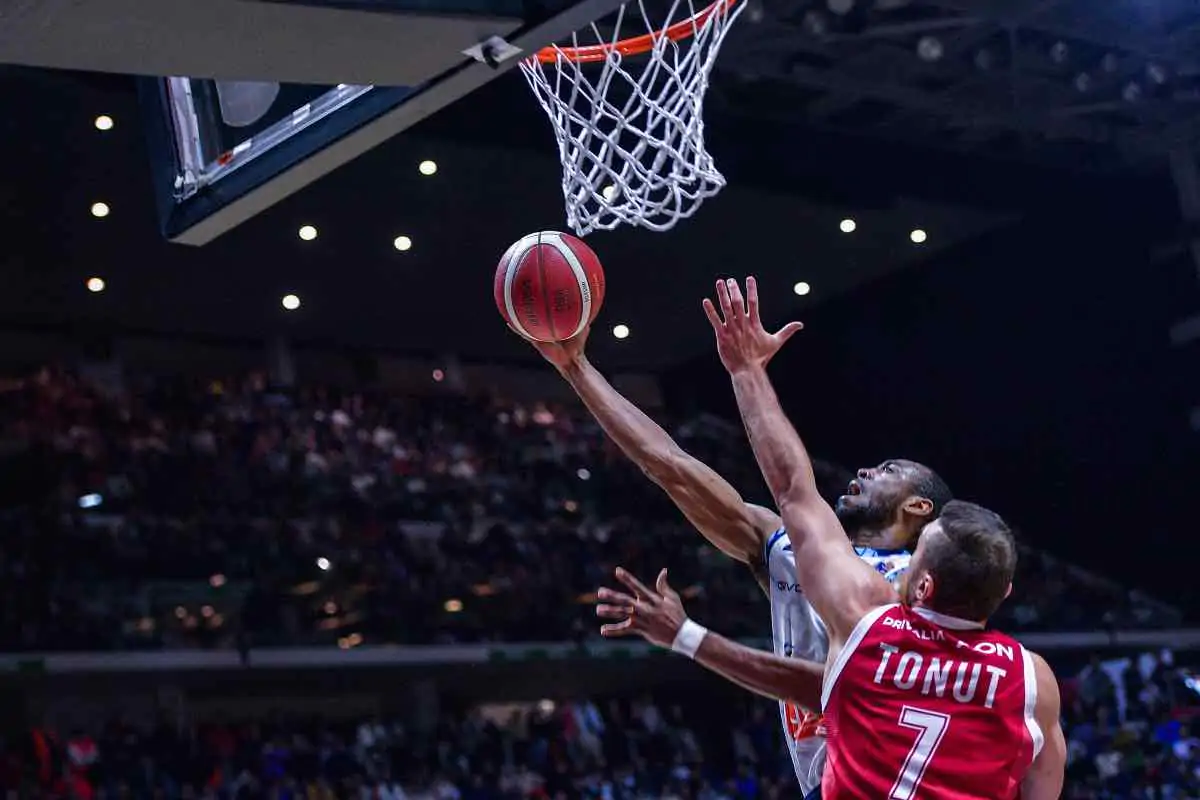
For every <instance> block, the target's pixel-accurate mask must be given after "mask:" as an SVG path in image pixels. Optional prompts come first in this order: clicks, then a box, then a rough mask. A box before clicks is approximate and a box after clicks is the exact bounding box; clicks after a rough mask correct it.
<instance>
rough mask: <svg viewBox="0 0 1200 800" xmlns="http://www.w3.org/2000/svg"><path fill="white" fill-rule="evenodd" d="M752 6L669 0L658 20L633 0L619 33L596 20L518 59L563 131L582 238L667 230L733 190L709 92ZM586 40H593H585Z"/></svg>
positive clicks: (568, 194) (570, 195)
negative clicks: (727, 43)
mask: <svg viewBox="0 0 1200 800" xmlns="http://www.w3.org/2000/svg"><path fill="white" fill-rule="evenodd" d="M744 7H745V0H716V2H713V3H712V5H709V6H707V7H705V6H703V5H701V6H700V7H698V8H697V7H695V6H694V5H693V0H670V10H669V11H668V12H667V14H666V16H665V19H662V18H659V19H657V21H656V20H655V19H653V18H652V16H651V14H650V13H648V11H647V9H646V0H633V2H630V3H628V4H627V5H625V6H623V7H622V8H621V10H620V12H619V13H618V15H617V19H616V22H615V24H614V25H613V30H612V32H611V33H608V34H605V33H602V32H601V28H600V27H599V26H598V25H596V24H593V25H591V26H590V28H588V29H585V30H584V31H582V32H580V33H577V34H575V35H574V36H573V37H572V42H571V46H569V47H568V46H566V45H563V46H555V47H552V48H548V49H547V51H543V53H544V54H545V55H544V58H545V61H543V60H541V59H539V58H538V57H537V56H534V57H531V58H528V59H526V60H524V61H522V62H521V71H522V72H523V73H524V75H525V78H526V80H527V81H528V82H529V85H530V86H531V87H532V88H533V91H534V93H535V94H536V95H537V98H538V100H539V102H541V104H542V108H544V109H545V110H546V114H547V116H549V117H550V122H551V124H552V125H553V126H554V135H555V138H557V140H558V152H559V157H560V158H561V160H562V167H563V182H562V187H563V197H564V198H565V200H566V207H567V224H568V225H570V227H571V228H572V229H573V230H574V231H575V232H576V233H577V234H579V235H580V236H584V235H586V234H588V233H590V232H592V231H595V230H612V229H613V228H616V227H617V226H618V225H632V226H636V227H642V228H649V229H650V230H654V231H665V230H668V229H669V228H671V227H672V226H674V225H675V223H676V222H678V221H679V220H681V219H684V218H686V217H690V216H691V215H692V214H694V213H695V212H696V209H697V208H699V207H700V204H701V203H703V202H704V201H705V200H706V199H707V198H709V197H712V196H713V195H715V194H716V193H717V192H719V191H720V190H721V188H722V187H724V186H725V178H724V177H723V176H722V175H721V173H720V172H719V171H718V170H717V167H716V165H715V164H714V163H713V159H712V156H710V155H709V153H708V151H707V150H706V149H705V147H704V118H703V110H704V94H705V91H706V90H707V89H708V76H709V72H710V71H711V69H712V65H713V62H714V61H715V60H716V57H717V52H718V51H719V50H720V48H721V43H722V42H723V41H724V39H725V34H726V33H727V32H728V31H729V27H730V25H732V24H733V21H734V20H735V19H736V18H737V16H738V14H740V13H741V12H742V9H743V8H744ZM639 18H640V19H639ZM630 28H636V29H635V30H633V31H632V32H631V31H630ZM589 33H590V37H591V39H592V41H581V40H582V39H586V38H588V34H589Z"/></svg>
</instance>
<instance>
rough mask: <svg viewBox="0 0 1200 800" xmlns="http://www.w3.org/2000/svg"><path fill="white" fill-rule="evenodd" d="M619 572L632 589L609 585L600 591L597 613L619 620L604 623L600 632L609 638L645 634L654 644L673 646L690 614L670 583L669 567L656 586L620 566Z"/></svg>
mask: <svg viewBox="0 0 1200 800" xmlns="http://www.w3.org/2000/svg"><path fill="white" fill-rule="evenodd" d="M616 576H617V580H618V581H620V582H621V583H622V584H624V585H625V587H626V588H627V589H628V590H629V592H618V591H616V590H614V589H609V588H607V587H602V588H601V589H600V590H598V591H597V592H596V602H597V605H596V616H598V617H600V618H602V619H615V620H619V622H610V623H607V624H605V625H601V626H600V635H601V636H603V637H605V638H613V637H619V636H641V637H642V638H643V639H645V640H646V641H648V642H650V644H653V645H658V646H659V647H670V646H671V644H672V643H674V641H675V636H676V634H678V633H679V629H680V628H682V627H683V623H684V621H685V620H686V619H687V614H686V613H684V610H683V602H682V601H681V600H680V599H679V593H678V592H676V591H675V590H674V589H672V588H671V586H670V584H668V583H667V571H666V570H665V569H664V570H662V571H661V572H659V573H658V580H657V581H656V582H655V584H654V587H655V588H654V590H651V589H649V588H648V587H647V586H645V584H643V583H642V582H641V581H639V580H638V579H637V578H635V577H633V575H631V574H630V573H628V572H626V571H625V570H624V569H621V568H620V567H617V571H616Z"/></svg>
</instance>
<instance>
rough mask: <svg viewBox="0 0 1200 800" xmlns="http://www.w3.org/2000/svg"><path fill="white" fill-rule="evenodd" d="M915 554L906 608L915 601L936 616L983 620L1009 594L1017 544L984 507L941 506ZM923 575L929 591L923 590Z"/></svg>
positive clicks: (954, 503)
mask: <svg viewBox="0 0 1200 800" xmlns="http://www.w3.org/2000/svg"><path fill="white" fill-rule="evenodd" d="M919 551H920V553H919V556H918V557H917V558H914V560H913V563H912V566H911V568H910V573H909V574H910V576H911V577H910V582H909V586H908V595H909V602H910V604H911V603H913V602H915V601H918V600H919V601H920V602H921V603H922V604H923V605H926V606H928V607H929V608H930V609H932V610H934V611H937V612H938V613H941V614H948V615H950V616H953V617H959V618H961V619H968V620H985V619H987V618H988V617H990V616H991V615H992V614H994V613H995V611H996V609H997V608H999V607H1000V604H1001V603H1002V602H1004V598H1005V597H1007V596H1008V593H1009V591H1010V589H1011V588H1012V579H1013V574H1014V573H1015V572H1016V569H1017V546H1016V542H1015V541H1014V540H1013V535H1012V531H1011V530H1010V529H1009V527H1008V525H1007V524H1006V523H1005V522H1004V520H1003V519H1002V518H1001V517H1000V515H999V514H997V513H996V512H994V511H989V510H988V509H986V508H984V507H983V506H979V505H976V504H975V503H968V502H966V501H963V500H952V501H950V502H948V503H946V505H945V507H944V508H943V509H942V513H941V516H940V517H938V519H937V520H936V521H935V522H932V523H930V524H929V525H928V526H927V527H926V528H925V532H924V533H923V534H922V535H921V543H920V546H919ZM925 575H928V577H929V578H931V579H932V581H931V584H932V587H930V586H929V585H928V584H925V585H924V588H923V584H924V581H923V576H925ZM923 594H925V595H927V596H922V595H923Z"/></svg>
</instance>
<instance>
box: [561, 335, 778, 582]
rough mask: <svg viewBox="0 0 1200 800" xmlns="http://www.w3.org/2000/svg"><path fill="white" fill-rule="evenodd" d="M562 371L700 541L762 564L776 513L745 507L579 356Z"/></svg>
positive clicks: (726, 484) (723, 482) (775, 525)
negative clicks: (693, 527)
mask: <svg viewBox="0 0 1200 800" xmlns="http://www.w3.org/2000/svg"><path fill="white" fill-rule="evenodd" d="M561 371H562V374H563V377H564V378H566V379H567V382H568V383H570V384H571V386H572V388H574V389H575V392H576V394H578V395H579V398H580V399H581V400H583V403H584V405H585V406H587V408H588V410H589V411H590V412H591V413H592V416H593V417H595V418H596V421H597V422H599V423H600V427H602V428H603V429H604V432H605V433H607V434H608V436H609V438H610V439H612V440H613V442H615V443H616V445H617V446H618V447H620V448H621V451H622V452H623V453H625V455H626V456H627V457H628V458H629V459H630V460H631V461H633V462H634V463H635V464H637V465H638V467H640V468H641V470H642V471H643V472H644V473H646V475H647V477H649V478H650V480H652V481H654V482H655V483H656V484H658V485H659V486H660V487H661V488H662V489H663V491H665V492H666V493H667V495H668V496H669V497H670V498H671V500H672V502H674V503H675V505H676V506H677V507H678V508H679V510H680V511H682V512H683V515H684V516H685V517H687V519H688V521H689V522H691V523H692V525H694V526H695V527H696V528H697V529H698V530H699V531H700V533H701V534H703V535H704V538H706V539H708V541H710V542H711V543H712V544H713V545H714V546H716V547H717V548H719V549H720V550H721V551H722V552H724V553H725V554H726V555H729V556H731V557H733V558H736V559H737V560H739V561H742V562H744V563H746V564H752V563H754V562H755V561H758V560H761V559H762V550H763V543H764V542H765V540H766V538H767V537H768V536H769V535H770V534H771V533H772V532H774V531H775V530H776V529H778V527H779V516H778V515H777V514H775V513H774V512H772V511H769V510H767V509H765V508H762V507H760V506H755V505H751V504H748V503H746V502H745V501H744V500H743V499H742V496H741V495H740V494H738V492H737V490H736V489H734V488H733V486H731V485H730V484H729V482H728V481H726V480H725V479H724V478H722V477H721V476H720V475H718V474H717V473H716V472H714V471H713V470H712V469H710V468H709V467H708V465H706V464H704V463H703V462H701V461H700V460H699V459H697V458H694V457H693V456H692V455H690V454H689V453H688V452H686V451H685V450H684V449H683V448H682V447H680V446H679V445H678V444H677V443H676V442H675V440H674V439H672V438H671V436H670V434H668V433H667V432H666V431H665V430H663V429H662V427H660V426H659V425H658V424H657V423H655V422H654V420H652V419H650V417H648V416H647V415H646V414H645V413H644V412H643V411H642V410H641V409H639V408H638V407H637V406H635V405H634V404H633V403H631V402H629V400H627V399H626V398H625V397H623V396H622V395H621V393H620V392H618V391H617V390H616V389H615V388H613V386H612V385H611V384H610V383H609V382H608V381H607V380H606V379H605V377H604V376H603V375H601V374H600V372H599V371H598V370H597V369H596V368H595V367H593V366H592V365H591V363H589V362H588V361H587V359H586V358H584V357H583V356H579V357H578V358H576V359H575V360H573V361H572V362H571V363H569V364H567V365H565V366H563V367H562V368H561Z"/></svg>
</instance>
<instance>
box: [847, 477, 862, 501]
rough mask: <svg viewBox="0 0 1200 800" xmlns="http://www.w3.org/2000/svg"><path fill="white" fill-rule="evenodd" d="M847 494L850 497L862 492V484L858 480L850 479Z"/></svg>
mask: <svg viewBox="0 0 1200 800" xmlns="http://www.w3.org/2000/svg"><path fill="white" fill-rule="evenodd" d="M846 494H847V495H849V496H850V497H854V496H856V495H860V494H862V484H860V483H859V482H858V481H850V485H849V486H847V487H846Z"/></svg>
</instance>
